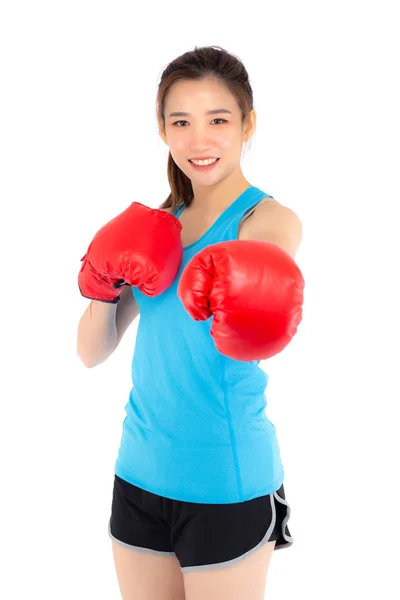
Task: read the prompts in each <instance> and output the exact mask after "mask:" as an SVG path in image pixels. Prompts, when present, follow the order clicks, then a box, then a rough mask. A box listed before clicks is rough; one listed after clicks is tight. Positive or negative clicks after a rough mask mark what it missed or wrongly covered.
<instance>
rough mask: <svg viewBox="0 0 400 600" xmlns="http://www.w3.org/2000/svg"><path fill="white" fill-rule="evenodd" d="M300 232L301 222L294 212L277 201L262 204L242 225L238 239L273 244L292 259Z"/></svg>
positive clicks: (299, 240)
mask: <svg viewBox="0 0 400 600" xmlns="http://www.w3.org/2000/svg"><path fill="white" fill-rule="evenodd" d="M261 202H262V201H261ZM302 232H303V227H302V223H301V220H300V218H299V217H298V215H297V214H296V213H295V211H294V210H292V209H291V208H289V207H288V206H284V205H283V204H280V203H279V202H277V201H274V202H262V203H260V204H258V206H257V208H256V209H255V211H254V212H253V214H252V215H251V216H250V217H249V218H248V219H246V221H245V223H244V224H243V230H242V232H241V235H240V239H248V240H251V239H260V240H264V241H271V242H275V243H276V244H277V245H279V246H281V247H282V248H284V249H285V250H287V251H288V252H289V253H290V254H291V255H292V256H293V257H294V255H295V254H296V252H297V249H298V247H299V246H300V243H301V240H302Z"/></svg>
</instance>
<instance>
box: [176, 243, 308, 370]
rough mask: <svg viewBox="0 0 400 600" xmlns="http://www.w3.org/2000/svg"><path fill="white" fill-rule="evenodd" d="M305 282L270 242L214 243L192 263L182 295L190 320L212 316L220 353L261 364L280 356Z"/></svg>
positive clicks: (292, 331)
mask: <svg viewBox="0 0 400 600" xmlns="http://www.w3.org/2000/svg"><path fill="white" fill-rule="evenodd" d="M303 289H304V279H303V276H302V274H301V272H300V269H299V268H298V266H297V265H296V263H295V261H294V260H293V259H292V257H291V256H290V254H288V253H287V252H286V251H285V250H283V249H282V248H280V247H279V246H277V245H276V244H273V243H270V242H263V241H259V240H232V241H228V242H219V243H217V244H212V245H211V246H208V247H206V248H204V249H203V250H201V251H200V252H199V253H198V254H196V255H195V256H194V257H193V258H192V260H191V261H190V262H189V263H188V265H187V266H186V267H185V269H184V270H183V272H182V276H181V278H180V280H179V284H178V296H179V298H180V300H181V301H182V303H183V305H184V306H185V308H186V310H187V311H188V313H189V314H190V316H191V317H192V318H193V319H195V320H196V321H205V320H206V319H208V318H209V317H210V316H211V315H213V316H214V318H213V322H212V325H211V330H210V333H211V336H212V337H213V339H214V342H215V346H216V348H217V349H218V350H219V352H221V353H222V354H225V355H226V356H229V357H230V358H234V359H236V360H262V359H265V358H270V357H271V356H274V355H275V354H278V353H279V352H281V351H282V350H283V349H284V348H285V347H286V346H287V345H288V343H289V342H290V340H291V339H292V338H293V336H294V335H295V333H296V331H297V326H298V324H299V323H300V321H301V319H302V304H303Z"/></svg>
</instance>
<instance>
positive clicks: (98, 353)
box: [76, 286, 139, 368]
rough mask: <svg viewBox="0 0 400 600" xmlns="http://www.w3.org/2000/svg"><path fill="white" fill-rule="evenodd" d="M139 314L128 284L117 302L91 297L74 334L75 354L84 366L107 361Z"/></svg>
mask: <svg viewBox="0 0 400 600" xmlns="http://www.w3.org/2000/svg"><path fill="white" fill-rule="evenodd" d="M138 314H139V307H138V305H137V302H136V300H135V298H134V296H133V294H132V289H131V287H127V286H125V287H123V288H122V292H121V296H120V301H119V302H118V304H111V303H105V302H100V301H96V300H93V301H92V302H91V303H90V304H89V305H88V307H87V308H86V310H85V312H84V313H83V315H82V317H81V319H80V321H79V325H78V335H77V346H76V349H77V354H78V356H79V358H80V359H81V361H82V362H83V364H84V365H85V367H88V368H92V367H95V366H97V365H98V364H100V363H102V362H104V361H106V360H107V359H108V358H109V357H110V356H111V354H112V353H113V352H114V351H115V349H116V348H117V346H118V344H119V343H120V341H121V339H122V337H123V335H124V333H125V331H126V330H127V329H128V327H129V326H130V324H131V323H132V322H133V320H134V319H135V318H136V317H137V315H138Z"/></svg>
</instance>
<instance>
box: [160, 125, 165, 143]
mask: <svg viewBox="0 0 400 600" xmlns="http://www.w3.org/2000/svg"><path fill="white" fill-rule="evenodd" d="M158 133H159V135H160V138H161V139H162V141H163V142H164V144H166V143H167V138H166V136H165V132H164V130H163V128H162V127H161V126H159V128H158Z"/></svg>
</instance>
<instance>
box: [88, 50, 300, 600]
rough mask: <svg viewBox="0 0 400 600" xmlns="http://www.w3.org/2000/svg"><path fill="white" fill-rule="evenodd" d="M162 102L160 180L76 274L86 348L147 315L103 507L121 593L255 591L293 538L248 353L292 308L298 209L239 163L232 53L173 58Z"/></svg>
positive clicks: (256, 356) (243, 138)
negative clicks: (163, 187)
mask: <svg viewBox="0 0 400 600" xmlns="http://www.w3.org/2000/svg"><path fill="white" fill-rule="evenodd" d="M157 118H158V124H159V131H160V136H161V137H162V139H163V141H164V142H165V143H166V144H167V145H168V147H169V151H170V154H169V159H168V178H169V183H170V187H171V193H170V195H169V196H168V198H167V199H166V201H165V202H164V203H163V204H162V205H161V206H160V208H159V209H150V208H149V207H146V206H144V205H143V204H140V203H138V202H134V203H132V205H131V206H130V207H129V208H128V209H127V210H126V211H124V212H123V213H121V215H119V216H118V217H116V218H115V219H113V220H112V221H110V223H108V224H107V225H106V226H105V227H103V228H102V229H101V230H100V232H98V234H96V236H95V238H94V239H93V240H92V243H91V245H90V246H89V249H88V252H87V254H86V255H85V256H84V257H83V259H82V260H83V265H82V268H81V271H80V273H79V288H80V291H81V293H82V295H83V296H85V297H87V298H91V299H92V302H91V304H90V306H89V307H88V309H87V311H86V312H85V314H84V315H83V316H82V319H81V321H80V324H79V331H78V353H79V355H80V357H81V359H82V361H83V362H84V364H86V365H87V366H94V365H96V364H99V363H101V362H103V361H104V360H106V359H107V358H108V356H110V355H111V353H112V352H113V351H114V350H115V349H116V347H117V346H118V344H119V342H120V340H121V338H122V336H123V334H124V332H125V331H126V329H127V327H128V326H129V325H130V324H131V323H132V321H133V320H134V318H135V317H136V316H137V315H138V314H139V312H140V316H141V318H140V321H139V328H138V333H137V339H136V345H135V351H134V356H133V361H132V383H133V385H132V389H131V391H130V395H129V399H128V402H127V404H126V406H125V411H126V418H125V420H124V423H123V431H122V438H121V444H120V448H119V453H118V458H117V461H116V464H115V481H114V490H113V500H112V508H111V518H110V523H109V535H110V537H111V540H112V549H113V556H114V561H115V566H116V571H117V576H118V582H119V586H120V590H121V595H122V598H123V599H124V600H133V599H135V600H153V599H155V598H157V599H160V600H178V599H183V598H186V600H200V599H201V600H204V598H207V600H217V599H218V600H224V599H225V598H226V599H228V598H229V600H233V599H237V600H241V599H243V600H248V599H249V598H251V599H252V600H254V599H258V598H259V599H260V600H261V598H264V591H265V585H266V576H267V571H268V565H269V561H270V558H271V555H272V552H273V550H275V549H280V548H287V547H290V546H291V545H292V543H293V539H292V537H291V534H290V531H289V529H288V525H287V521H288V519H289V516H290V507H289V504H288V503H287V501H286V499H285V492H284V487H283V479H284V470H283V466H282V464H281V460H280V453H279V445H278V441H277V437H276V431H275V427H274V425H273V424H272V423H271V421H269V419H268V418H267V417H266V414H265V407H266V399H265V395H264V392H265V388H266V384H267V380H268V378H267V376H266V374H265V372H264V371H263V370H262V369H261V368H260V367H259V366H258V363H259V361H260V360H261V359H265V358H269V357H270V356H273V355H275V354H277V353H278V352H280V351H281V350H283V348H284V347H286V345H287V344H288V343H289V342H290V340H291V339H292V337H293V336H294V334H295V332H296V328H297V325H298V324H299V323H300V320H301V310H302V301H303V287H304V281H303V278H302V275H301V273H300V271H299V269H298V267H297V265H296V263H295V262H294V257H295V253H296V251H297V248H298V246H299V244H300V241H301V223H300V221H299V219H298V217H297V215H296V214H295V213H294V212H293V211H292V210H290V209H289V208H288V207H285V206H282V205H281V204H280V203H279V202H277V201H276V200H275V199H274V198H273V197H272V196H270V195H269V194H266V193H265V192H263V191H262V190H260V189H259V188H257V187H255V186H252V185H251V184H250V183H249V182H248V181H247V180H246V179H245V177H244V175H243V173H242V171H241V166H240V159H241V152H242V146H243V143H245V142H247V141H249V140H250V138H251V137H252V135H253V133H254V130H255V121H256V115H255V111H254V109H253V97H252V90H251V87H250V84H249V79H248V75H247V72H246V70H245V68H244V66H243V64H242V63H241V62H240V61H239V60H238V59H237V58H236V57H235V56H233V55H232V54H229V53H228V52H226V51H225V50H223V49H222V48H220V47H203V48H195V50H193V51H190V52H186V53H185V54H183V55H182V56H180V57H178V58H177V59H175V60H174V61H173V62H172V63H170V64H169V65H168V66H167V67H166V69H165V70H164V72H163V74H162V77H161V81H160V84H159V88H158V96H157Z"/></svg>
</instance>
